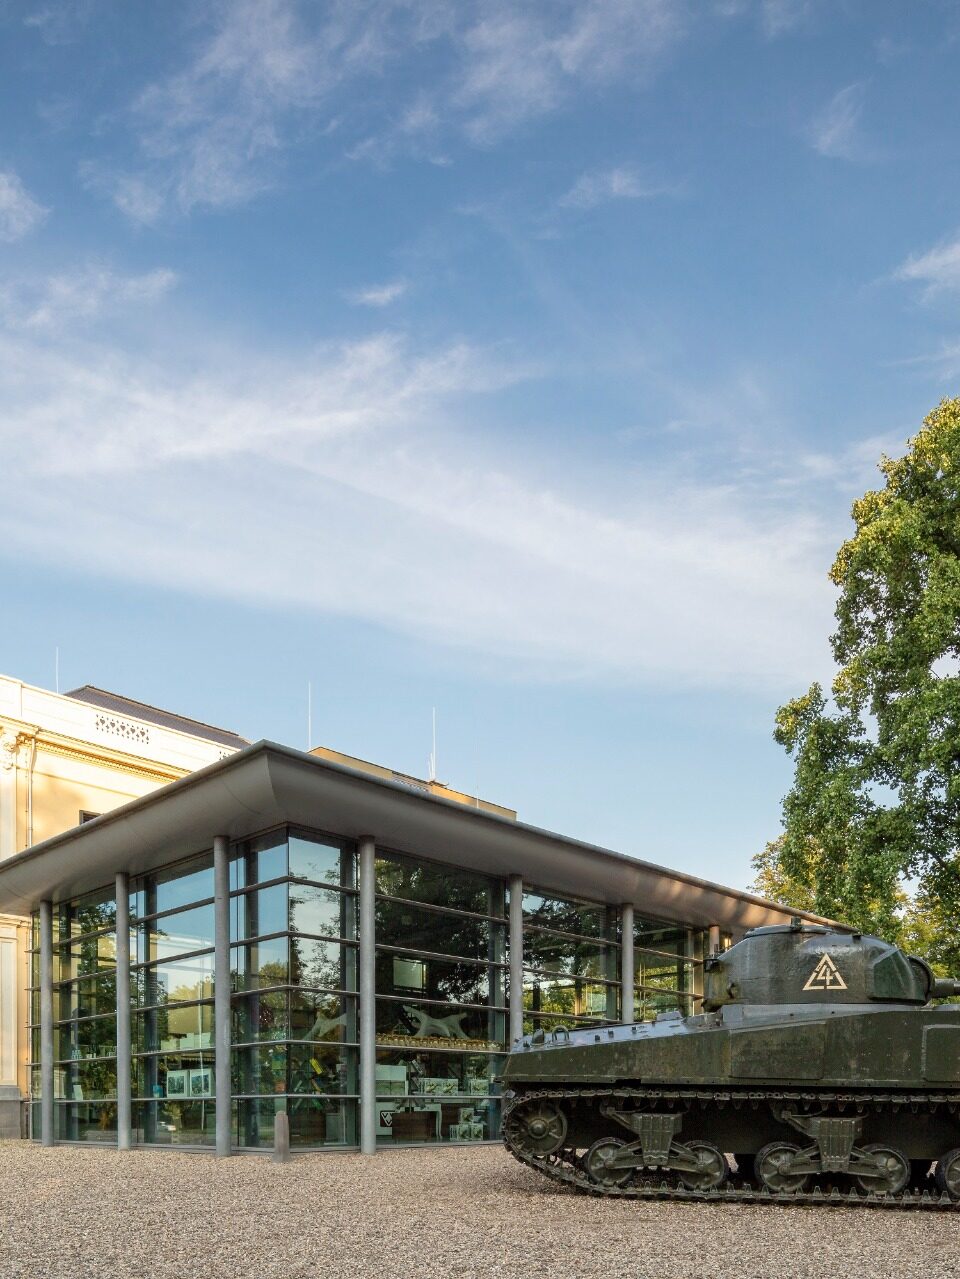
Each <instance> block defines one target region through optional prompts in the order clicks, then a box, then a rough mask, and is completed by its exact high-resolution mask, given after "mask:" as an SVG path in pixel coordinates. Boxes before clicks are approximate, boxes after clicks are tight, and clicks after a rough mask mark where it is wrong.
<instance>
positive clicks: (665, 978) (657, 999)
mask: <svg viewBox="0 0 960 1279" xmlns="http://www.w3.org/2000/svg"><path fill="white" fill-rule="evenodd" d="M633 945H634V951H633V972H634V997H633V1016H634V1020H635V1021H650V1020H651V1019H652V1018H654V1017H655V1016H656V1015H657V1014H658V1013H666V1012H674V1011H676V1012H681V1013H683V1015H684V1016H685V1017H688V1016H690V1015H691V1014H692V1013H695V1012H697V1011H699V998H700V995H701V993H702V991H703V952H704V939H703V934H702V933H700V932H694V931H693V930H691V929H688V928H678V927H677V926H676V925H675V924H673V925H672V924H664V923H658V922H657V921H656V920H651V919H640V918H639V917H638V918H636V919H635V920H634V927H633Z"/></svg>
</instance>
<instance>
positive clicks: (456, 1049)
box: [376, 850, 507, 1145]
mask: <svg viewBox="0 0 960 1279" xmlns="http://www.w3.org/2000/svg"><path fill="white" fill-rule="evenodd" d="M376 887H377V897H376V939H377V949H376V988H377V1009H376V1039H377V1064H376V1088H377V1140H378V1141H379V1142H380V1143H382V1144H388V1145H393V1144H399V1143H404V1142H438V1141H483V1140H489V1139H492V1138H495V1137H497V1136H498V1135H499V1132H500V1103H499V1100H498V1091H499V1089H498V1086H497V1084H496V1082H495V1076H496V1075H497V1073H498V1068H499V1063H500V1062H501V1061H502V1059H503V1053H504V1051H505V1049H506V1028H507V1006H506V959H507V953H506V947H507V938H506V919H505V913H504V912H505V892H504V885H503V882H502V881H501V880H495V879H486V878H484V877H482V876H479V875H473V874H470V873H468V872H466V871H461V870H458V869H456V868H454V867H452V866H441V865H438V864H437V863H434V862H427V861H418V860H416V859H414V858H411V857H405V856H400V855H399V854H392V853H388V852H385V851H383V850H378V853H377V863H376Z"/></svg>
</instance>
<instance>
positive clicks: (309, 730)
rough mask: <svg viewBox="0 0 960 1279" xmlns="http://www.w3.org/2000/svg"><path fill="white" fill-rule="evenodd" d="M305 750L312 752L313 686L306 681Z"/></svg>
mask: <svg viewBox="0 0 960 1279" xmlns="http://www.w3.org/2000/svg"><path fill="white" fill-rule="evenodd" d="M307 750H308V751H311V750H313V684H312V683H311V681H310V680H307Z"/></svg>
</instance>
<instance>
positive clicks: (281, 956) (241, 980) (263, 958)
mask: <svg viewBox="0 0 960 1279" xmlns="http://www.w3.org/2000/svg"><path fill="white" fill-rule="evenodd" d="M230 965H231V968H232V970H233V974H234V989H236V990H250V989H252V988H253V987H257V986H283V985H285V984H286V981H287V974H288V966H287V938H286V937H271V938H268V939H267V940H266V941H260V942H253V943H251V944H250V945H249V946H234V947H233V949H232V950H231V952H230Z"/></svg>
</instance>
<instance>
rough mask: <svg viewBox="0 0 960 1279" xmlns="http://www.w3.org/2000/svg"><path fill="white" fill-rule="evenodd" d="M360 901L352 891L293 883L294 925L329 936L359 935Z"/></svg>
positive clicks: (307, 931) (291, 919) (292, 910)
mask: <svg viewBox="0 0 960 1279" xmlns="http://www.w3.org/2000/svg"><path fill="white" fill-rule="evenodd" d="M356 913H357V901H356V898H355V897H354V896H353V895H352V894H351V893H339V892H335V891H333V890H330V889H326V888H311V887H308V886H307V885H305V884H291V886H290V928H291V929H292V931H294V932H297V933H319V934H320V935H321V936H327V937H355V936H356Z"/></svg>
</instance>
